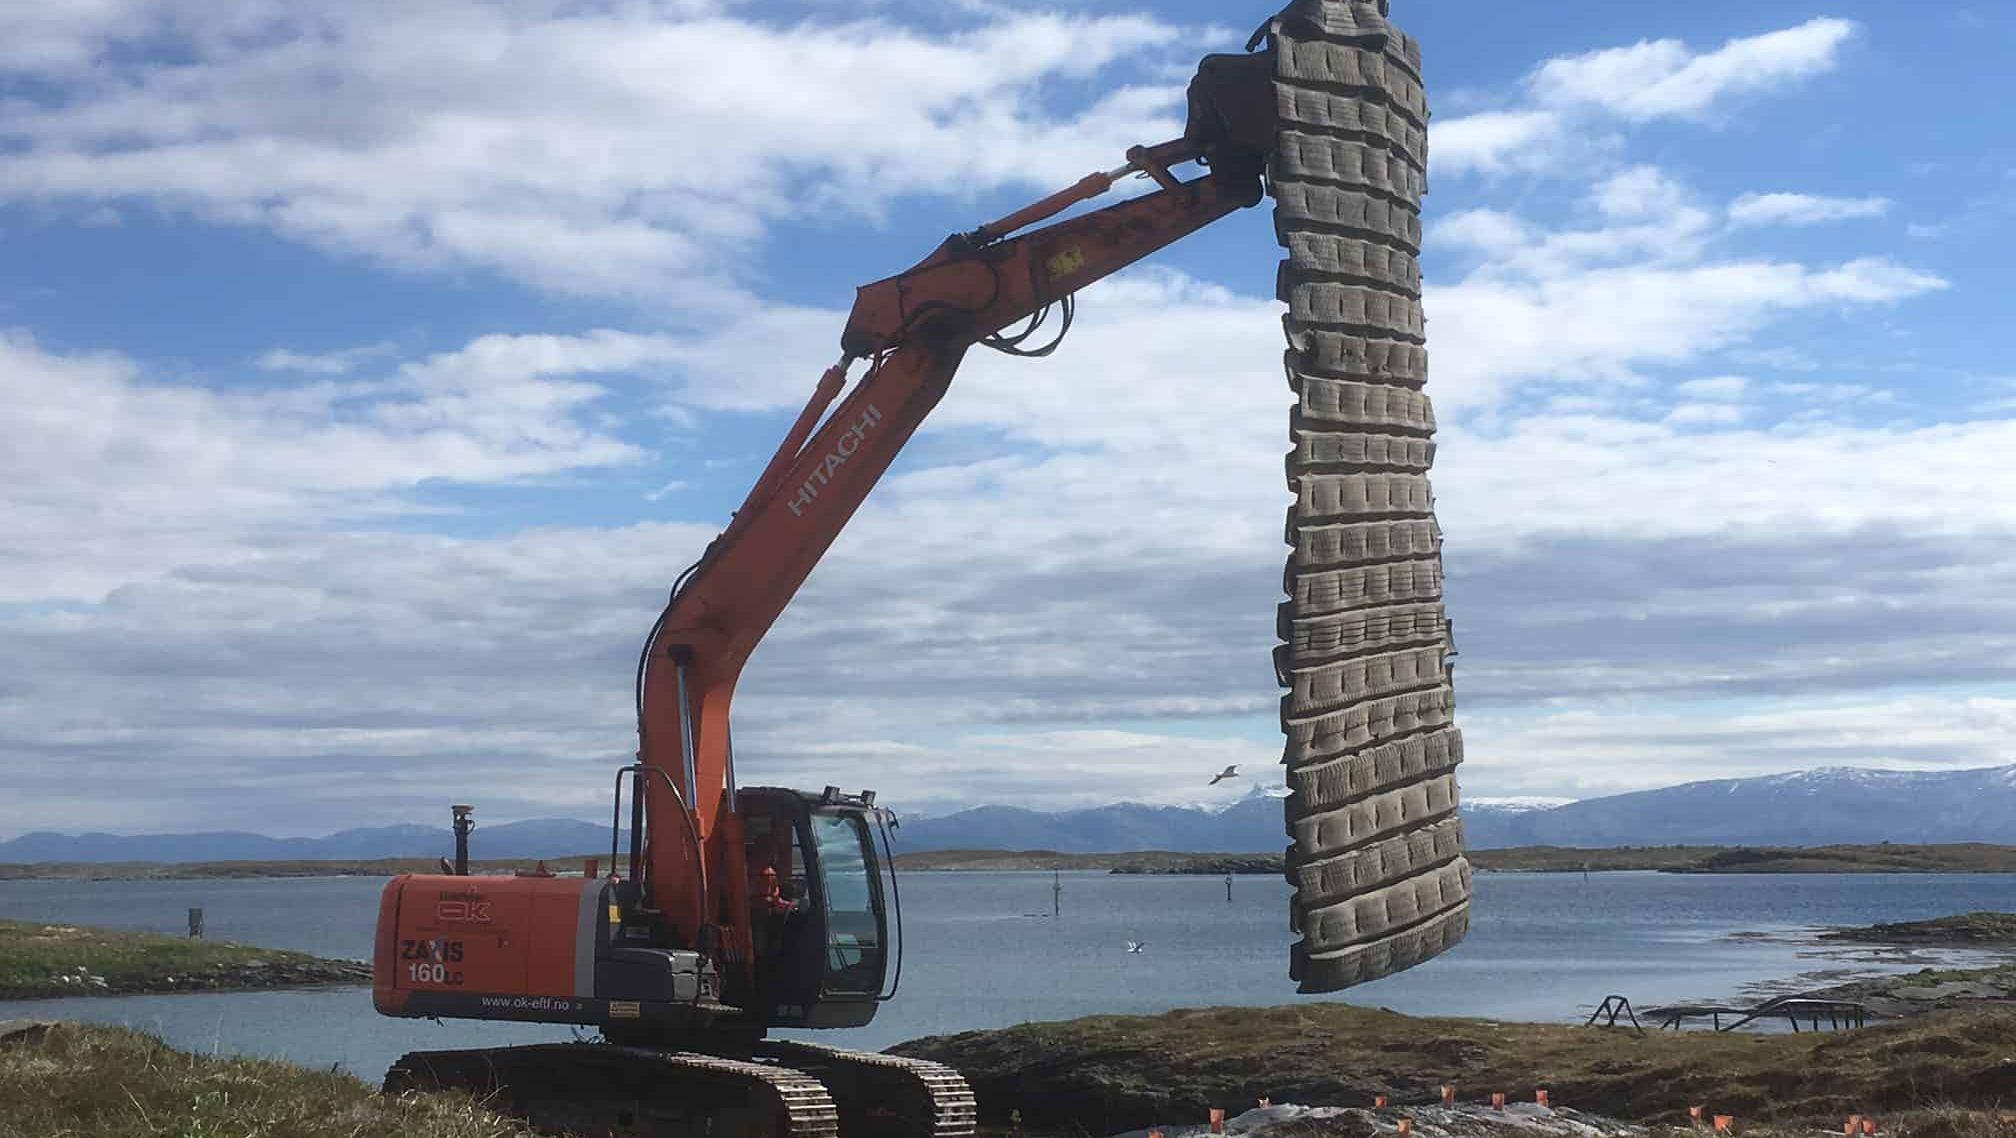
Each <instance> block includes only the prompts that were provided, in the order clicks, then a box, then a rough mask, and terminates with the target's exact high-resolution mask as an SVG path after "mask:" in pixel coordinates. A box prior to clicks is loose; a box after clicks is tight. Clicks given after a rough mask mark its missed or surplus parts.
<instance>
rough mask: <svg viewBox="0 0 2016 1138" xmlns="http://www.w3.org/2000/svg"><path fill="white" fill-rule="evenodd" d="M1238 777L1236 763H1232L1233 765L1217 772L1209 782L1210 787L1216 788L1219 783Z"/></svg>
mask: <svg viewBox="0 0 2016 1138" xmlns="http://www.w3.org/2000/svg"><path fill="white" fill-rule="evenodd" d="M1238 777H1239V765H1238V764H1237V763H1234V764H1233V765H1231V766H1229V767H1226V768H1225V769H1224V770H1222V771H1219V772H1218V774H1217V776H1216V777H1214V778H1213V779H1212V780H1211V785H1212V786H1217V785H1218V784H1219V783H1221V782H1224V781H1225V780H1226V779H1228V778H1238Z"/></svg>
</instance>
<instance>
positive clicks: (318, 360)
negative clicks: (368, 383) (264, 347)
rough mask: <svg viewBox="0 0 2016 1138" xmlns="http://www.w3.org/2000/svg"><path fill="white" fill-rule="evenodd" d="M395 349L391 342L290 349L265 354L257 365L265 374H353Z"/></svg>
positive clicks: (279, 349)
mask: <svg viewBox="0 0 2016 1138" xmlns="http://www.w3.org/2000/svg"><path fill="white" fill-rule="evenodd" d="M392 350H393V346H392V345H391V344H389V343H378V344H365V345H362V346H359V347H355V348H344V349H341V350H339V351H334V352H297V351H293V350H291V349H288V348H274V349H272V350H271V351H268V352H265V353H263V354H261V355H260V357H259V359H258V360H257V361H256V363H257V364H258V366H259V368H260V370H262V371H291V372H300V373H301V374H303V375H327V376H337V375H349V374H350V373H351V372H353V371H355V370H357V365H358V364H360V363H363V362H364V361H365V360H369V359H373V358H376V357H379V356H384V355H388V354H390V353H391V352H392Z"/></svg>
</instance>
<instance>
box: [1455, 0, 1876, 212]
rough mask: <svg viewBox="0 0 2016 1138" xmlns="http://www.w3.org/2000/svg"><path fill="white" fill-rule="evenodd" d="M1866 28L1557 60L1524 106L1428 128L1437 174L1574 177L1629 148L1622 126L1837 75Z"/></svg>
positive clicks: (1535, 75)
mask: <svg viewBox="0 0 2016 1138" xmlns="http://www.w3.org/2000/svg"><path fill="white" fill-rule="evenodd" d="M1857 28H1858V25H1856V24H1855V23H1853V22H1851V21H1848V20H1841V19H1826V18H1822V19H1814V20H1810V21H1808V22H1806V23H1804V24H1801V25H1799V26H1797V27H1792V28H1785V29H1782V30H1779V31H1775V32H1768V33H1766V34H1763V35H1758V36H1751V37H1747V38H1743V39H1734V40H1730V41H1729V42H1727V43H1725V44H1724V45H1723V46H1722V47H1721V48H1719V49H1717V50H1715V51H1711V52H1696V51H1695V50H1694V49H1692V48H1690V47H1688V46H1687V45H1686V44H1684V43H1682V42H1680V41H1679V40H1671V39H1665V40H1647V41H1641V42H1639V43H1637V44H1633V45H1631V46H1629V47H1621V48H1610V49H1605V50H1601V51H1592V52H1587V53H1584V54H1582V55H1571V56H1557V57H1555V58H1554V59H1550V60H1548V61H1547V62H1545V63H1543V64H1541V65H1540V66H1539V67H1538V68H1536V69H1534V71H1533V72H1532V73H1531V74H1530V75H1528V76H1527V78H1526V81H1525V84H1524V90H1523V93H1522V96H1523V97H1522V98H1521V99H1520V100H1519V102H1518V103H1517V104H1516V105H1514V106H1511V107H1506V108H1501V109H1496V110H1488V111H1478V112H1474V113H1471V114H1467V115H1462V116H1458V117H1454V118H1448V119H1443V120H1439V121H1437V122H1436V123H1435V124H1434V126H1433V127H1431V128H1430V131H1429V141H1430V143H1431V147H1430V153H1431V155H1432V161H1433V171H1434V172H1435V173H1439V174H1448V175H1462V174H1481V175H1485V176H1487V177H1490V176H1498V175H1505V174H1551V175H1554V176H1558V177H1565V178H1570V179H1573V178H1575V177H1578V176H1580V175H1581V174H1583V173H1585V172H1586V171H1587V170H1589V169H1590V168H1591V167H1592V166H1599V165H1601V160H1603V159H1607V158H1608V157H1609V156H1610V155H1611V154H1612V153H1613V152H1615V151H1616V150H1618V149H1619V148H1620V147H1621V145H1622V140H1621V139H1620V138H1619V137H1617V136H1616V135H1614V134H1612V133H1609V131H1610V124H1611V123H1612V122H1614V121H1615V120H1622V121H1623V122H1625V123H1644V122H1648V121H1652V120H1656V119H1682V120H1692V121H1705V120H1708V119H1710V118H1712V116H1713V113H1714V112H1715V111H1717V110H1718V109H1719V108H1720V107H1721V106H1722V105H1723V104H1726V103H1727V102H1729V101H1730V100H1732V99H1734V98H1736V97H1738V96H1741V95H1748V94H1765V93H1769V92H1773V91H1777V90H1781V89H1784V88H1787V87H1790V86H1792V85H1794V84H1796V83H1798V82H1800V81H1803V80H1806V79H1809V78H1812V77H1813V76H1815V75H1819V74H1822V73H1825V72H1827V71H1830V70H1832V69H1833V68H1834V67H1835V66H1836V65H1837V63H1838V62H1839V57H1840V54H1841V49H1842V47H1843V46H1844V45H1845V44H1846V43H1847V42H1848V40H1849V39H1850V38H1852V37H1853V36H1854V34H1855V32H1856V31H1857ZM1623 188H1628V187H1620V189H1623Z"/></svg>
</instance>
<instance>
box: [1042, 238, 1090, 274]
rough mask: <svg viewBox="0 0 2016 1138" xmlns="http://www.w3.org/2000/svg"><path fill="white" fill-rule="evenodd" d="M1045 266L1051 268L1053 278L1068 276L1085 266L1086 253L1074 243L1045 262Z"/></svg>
mask: <svg viewBox="0 0 2016 1138" xmlns="http://www.w3.org/2000/svg"><path fill="white" fill-rule="evenodd" d="M1043 267H1044V268H1046V269H1048V270H1050V279H1051V280H1056V279H1057V278H1058V277H1068V276H1070V275H1071V274H1072V273H1075V272H1077V271H1078V270H1079V269H1082V268H1084V267H1085V254H1084V252H1083V251H1082V250H1080V249H1079V248H1078V246H1076V245H1073V246H1071V247H1069V248H1067V249H1065V250H1064V251H1063V252H1061V253H1059V254H1057V255H1056V256H1054V257H1051V258H1050V259H1049V260H1047V261H1045V262H1043Z"/></svg>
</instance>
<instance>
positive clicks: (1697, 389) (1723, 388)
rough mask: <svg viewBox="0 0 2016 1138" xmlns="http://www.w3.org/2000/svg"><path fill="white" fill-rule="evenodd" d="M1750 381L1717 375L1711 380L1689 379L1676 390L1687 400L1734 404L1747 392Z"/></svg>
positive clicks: (1733, 376)
mask: <svg viewBox="0 0 2016 1138" xmlns="http://www.w3.org/2000/svg"><path fill="white" fill-rule="evenodd" d="M1749 387H1750V381H1749V380H1747V379H1745V378H1743V377H1742V376H1740V375H1718V376H1716V377H1714V378H1713V379H1690V380H1688V381H1687V382H1685V383H1683V384H1681V385H1680V386H1679V387H1678V388H1676V389H1675V390H1677V391H1678V392H1679V393H1680V394H1681V395H1683V396H1686V397H1687V398H1689V399H1706V400H1713V401H1715V402H1718V403H1722V402H1734V401H1736V400H1739V399H1741V398H1743V393H1744V392H1745V391H1747V390H1749Z"/></svg>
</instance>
